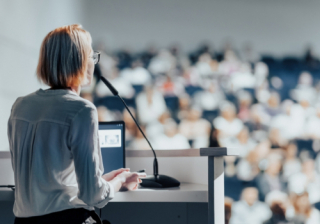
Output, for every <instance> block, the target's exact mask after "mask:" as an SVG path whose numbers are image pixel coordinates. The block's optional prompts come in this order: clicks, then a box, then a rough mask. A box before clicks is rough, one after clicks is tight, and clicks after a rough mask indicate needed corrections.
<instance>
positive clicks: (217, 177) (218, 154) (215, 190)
mask: <svg viewBox="0 0 320 224" xmlns="http://www.w3.org/2000/svg"><path fill="white" fill-rule="evenodd" d="M156 153H157V157H159V158H163V157H167V158H170V157H175V158H177V157H204V156H206V157H208V177H207V178H208V223H209V224H223V223H224V221H225V215H224V214H225V213H224V164H223V161H224V160H223V157H224V156H238V155H239V154H238V151H237V149H234V148H225V147H211V148H200V149H180V150H156ZM126 156H127V158H128V157H136V158H139V164H140V165H142V164H144V165H145V162H146V161H143V162H142V161H141V160H142V158H143V157H152V152H151V151H149V150H128V151H127V152H126ZM149 163H150V164H151V163H152V161H151V160H150V162H149ZM159 165H160V166H159V167H160V169H162V168H163V165H164V164H162V163H161V161H160V163H159ZM166 165H167V166H168V163H167V164H166ZM201 165H203V164H201ZM174 166H183V164H181V163H177V165H172V164H171V168H172V169H175V167H174ZM136 168H138V167H136ZM167 171H168V168H167ZM170 175H171V174H170ZM176 178H177V179H178V180H179V181H181V180H180V179H179V176H176ZM167 189H169V188H167Z"/></svg>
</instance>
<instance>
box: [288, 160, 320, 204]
mask: <svg viewBox="0 0 320 224" xmlns="http://www.w3.org/2000/svg"><path fill="white" fill-rule="evenodd" d="M319 189H320V176H319V174H318V173H317V171H316V170H315V166H314V160H313V159H310V158H309V159H305V161H304V162H303V163H302V171H301V172H299V173H296V174H294V175H292V176H291V177H290V178H289V181H288V190H289V192H294V193H297V194H299V193H301V192H303V191H307V192H308V194H309V201H310V203H312V204H314V203H317V202H319V201H320V191H319Z"/></svg>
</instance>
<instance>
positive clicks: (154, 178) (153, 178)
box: [100, 75, 180, 188]
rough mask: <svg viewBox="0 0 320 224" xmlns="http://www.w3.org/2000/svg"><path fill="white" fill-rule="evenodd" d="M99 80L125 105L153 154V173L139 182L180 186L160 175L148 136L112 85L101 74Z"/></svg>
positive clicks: (153, 185)
mask: <svg viewBox="0 0 320 224" xmlns="http://www.w3.org/2000/svg"><path fill="white" fill-rule="evenodd" d="M100 79H101V81H102V82H103V83H104V84H105V85H106V86H107V87H108V89H109V90H110V91H111V93H112V94H113V95H114V96H117V97H118V98H119V99H120V100H121V101H122V103H123V105H124V106H125V108H126V109H127V111H128V112H129V114H130V116H131V117H132V119H133V120H134V122H135V123H136V125H137V127H138V129H139V130H140V132H141V134H142V135H143V137H144V138H145V140H146V141H147V142H148V144H149V146H150V148H151V150H152V152H153V155H154V160H153V175H148V176H147V177H146V178H143V179H142V183H141V184H140V185H141V186H143V187H147V188H167V187H178V186H180V182H179V181H178V180H176V179H174V178H172V177H169V176H166V175H160V174H159V173H158V160H157V155H156V152H155V151H154V149H153V147H152V145H151V143H150V142H149V140H148V138H147V137H146V135H145V134H144V132H143V131H142V130H141V128H140V126H139V124H138V122H137V120H136V119H135V118H134V116H133V115H132V113H131V111H130V109H129V108H128V106H127V104H126V102H125V101H124V100H123V99H122V98H121V97H120V96H119V93H118V91H117V90H116V89H115V88H114V87H113V86H112V84H111V83H110V82H109V81H108V80H107V79H106V78H105V77H103V76H102V75H101V76H100Z"/></svg>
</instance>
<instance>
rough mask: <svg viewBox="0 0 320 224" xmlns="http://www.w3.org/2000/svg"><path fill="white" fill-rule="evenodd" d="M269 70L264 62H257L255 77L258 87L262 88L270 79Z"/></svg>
mask: <svg viewBox="0 0 320 224" xmlns="http://www.w3.org/2000/svg"><path fill="white" fill-rule="evenodd" d="M268 75H269V68H268V65H266V64H265V63H264V62H261V61H259V62H257V63H256V64H255V65H254V76H255V77H256V87H259V86H261V85H262V84H263V83H264V82H265V81H266V80H267V78H268Z"/></svg>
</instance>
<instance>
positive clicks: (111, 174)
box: [102, 168, 130, 181]
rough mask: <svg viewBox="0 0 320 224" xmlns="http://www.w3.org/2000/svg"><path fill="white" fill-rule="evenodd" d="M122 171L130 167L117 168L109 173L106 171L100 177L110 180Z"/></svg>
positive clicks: (126, 170)
mask: <svg viewBox="0 0 320 224" xmlns="http://www.w3.org/2000/svg"><path fill="white" fill-rule="evenodd" d="M123 172H130V168H121V169H118V170H113V171H111V172H109V173H106V174H104V175H103V176H102V178H103V179H104V180H105V181H110V180H112V179H113V178H115V177H116V176H118V175H119V174H121V173H123Z"/></svg>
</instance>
